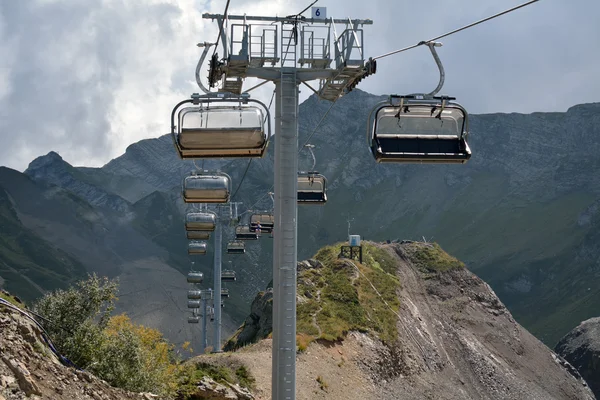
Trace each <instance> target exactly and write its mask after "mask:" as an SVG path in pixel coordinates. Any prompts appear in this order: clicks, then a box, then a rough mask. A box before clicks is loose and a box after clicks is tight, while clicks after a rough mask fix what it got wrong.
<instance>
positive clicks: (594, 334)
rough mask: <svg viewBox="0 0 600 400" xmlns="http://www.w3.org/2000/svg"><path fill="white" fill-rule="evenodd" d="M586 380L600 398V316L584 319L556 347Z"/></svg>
mask: <svg viewBox="0 0 600 400" xmlns="http://www.w3.org/2000/svg"><path fill="white" fill-rule="evenodd" d="M554 349H555V350H556V352H557V353H558V354H560V355H561V356H562V357H564V358H565V359H566V360H567V361H568V362H569V363H570V364H571V365H573V366H574V367H575V368H577V371H579V373H580V374H581V376H582V377H583V378H584V379H585V380H586V382H587V383H588V385H590V388H591V389H592V390H593V391H594V394H595V395H596V397H598V398H600V317H598V318H590V319H588V320H586V321H583V322H582V323H581V324H579V326H577V327H576V328H575V329H573V330H572V331H571V332H569V333H568V334H566V335H565V336H564V337H563V338H562V339H561V340H560V341H559V342H558V343H557V345H556V347H555V348H554Z"/></svg>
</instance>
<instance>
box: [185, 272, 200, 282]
mask: <svg viewBox="0 0 600 400" xmlns="http://www.w3.org/2000/svg"><path fill="white" fill-rule="evenodd" d="M203 280H204V274H203V273H202V272H199V271H190V272H188V274H187V282H188V283H202V281H203Z"/></svg>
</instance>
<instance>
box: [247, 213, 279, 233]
mask: <svg viewBox="0 0 600 400" xmlns="http://www.w3.org/2000/svg"><path fill="white" fill-rule="evenodd" d="M258 224H260V229H261V231H263V232H266V233H270V232H271V231H272V230H273V227H274V226H275V216H274V215H273V213H271V212H256V213H253V214H252V215H251V216H250V230H251V231H252V232H254V231H256V228H257V227H258Z"/></svg>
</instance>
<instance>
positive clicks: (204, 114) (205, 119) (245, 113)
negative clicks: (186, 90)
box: [171, 93, 271, 159]
mask: <svg viewBox="0 0 600 400" xmlns="http://www.w3.org/2000/svg"><path fill="white" fill-rule="evenodd" d="M190 103H191V105H190ZM178 110H179V111H178ZM175 115H177V121H175ZM265 122H266V124H267V127H266V129H265ZM171 126H172V130H171V136H172V138H173V142H174V144H175V147H176V149H177V152H178V153H179V155H180V157H181V158H183V159H189V158H221V157H225V158H230V157H262V156H263V155H264V154H265V150H266V149H267V145H268V142H269V138H270V135H271V120H270V117H269V110H268V108H267V107H266V106H265V105H264V104H263V103H262V102H260V101H258V100H253V99H250V98H249V95H248V94H244V95H241V96H237V95H231V94H224V93H220V94H219V97H214V95H213V97H210V96H204V97H203V96H199V95H197V94H193V95H192V97H191V99H188V100H184V101H182V102H180V103H179V104H177V105H176V106H175V108H174V109H173V112H172V113H171Z"/></svg>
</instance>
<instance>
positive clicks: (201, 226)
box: [185, 212, 217, 232]
mask: <svg viewBox="0 0 600 400" xmlns="http://www.w3.org/2000/svg"><path fill="white" fill-rule="evenodd" d="M216 225H217V216H216V215H215V214H214V213H210V212H190V213H187V214H186V215H185V229H186V230H188V231H205V232H212V231H214V230H215V227H216Z"/></svg>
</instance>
